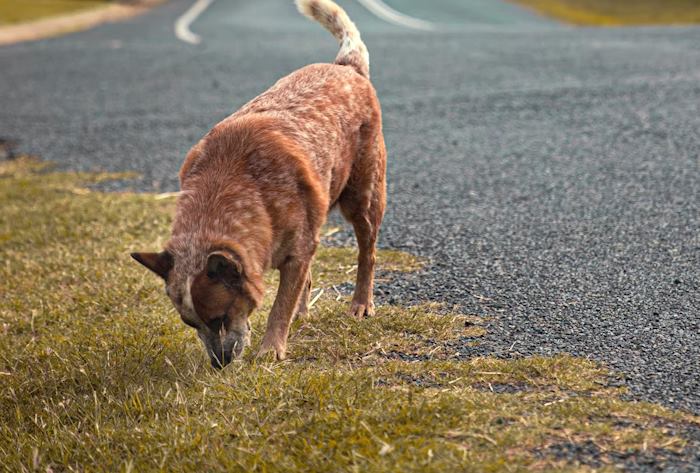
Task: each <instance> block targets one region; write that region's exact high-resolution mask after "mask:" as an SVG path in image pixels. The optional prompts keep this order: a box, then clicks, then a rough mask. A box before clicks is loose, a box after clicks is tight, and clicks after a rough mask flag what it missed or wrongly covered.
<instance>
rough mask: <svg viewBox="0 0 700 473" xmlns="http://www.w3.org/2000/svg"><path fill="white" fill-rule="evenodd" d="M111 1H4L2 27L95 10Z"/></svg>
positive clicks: (1, 10)
mask: <svg viewBox="0 0 700 473" xmlns="http://www.w3.org/2000/svg"><path fill="white" fill-rule="evenodd" d="M108 2H109V0H2V2H0V26H2V25H9V24H14V23H24V22H27V21H32V20H38V19H42V18H47V17H50V16H56V15H65V14H67V13H75V12H78V11H81V10H87V9H90V8H95V7H98V6H101V5H104V4H106V3H108Z"/></svg>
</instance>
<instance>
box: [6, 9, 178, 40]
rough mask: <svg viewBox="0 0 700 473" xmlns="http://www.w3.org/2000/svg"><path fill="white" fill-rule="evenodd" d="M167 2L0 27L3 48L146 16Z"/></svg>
mask: <svg viewBox="0 0 700 473" xmlns="http://www.w3.org/2000/svg"><path fill="white" fill-rule="evenodd" d="M164 1H165V0H142V1H140V2H137V3H134V4H129V5H125V4H109V5H105V6H103V7H97V8H95V9H92V10H87V11H80V12H77V13H69V14H66V15H60V16H54V17H50V18H43V19H40V20H36V21H30V22H27V23H21V24H17V25H11V26H3V27H0V46H3V45H7V44H14V43H21V42H25V41H36V40H39V39H45V38H50V37H53V36H59V35H62V34H68V33H74V32H76V31H83V30H87V29H90V28H94V27H95V26H98V25H101V24H103V23H111V22H116V21H123V20H126V19H128V18H132V17H134V16H136V15H140V14H143V13H145V12H147V11H148V10H150V9H151V8H153V7H155V6H157V5H159V4H161V3H163V2H164Z"/></svg>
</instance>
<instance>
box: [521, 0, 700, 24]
mask: <svg viewBox="0 0 700 473" xmlns="http://www.w3.org/2000/svg"><path fill="white" fill-rule="evenodd" d="M513 1H514V2H516V3H519V4H521V5H525V6H527V7H530V8H532V9H533V10H536V11H538V12H540V13H542V14H544V15H546V16H550V17H552V18H556V19H559V20H563V21H566V22H568V23H573V24H576V25H592V26H623V25H627V26H631V25H676V24H692V23H700V3H699V2H697V1H696V0H663V1H662V0H513Z"/></svg>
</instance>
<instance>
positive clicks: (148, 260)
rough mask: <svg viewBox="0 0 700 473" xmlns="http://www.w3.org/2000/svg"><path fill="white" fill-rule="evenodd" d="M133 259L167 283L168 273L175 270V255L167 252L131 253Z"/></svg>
mask: <svg viewBox="0 0 700 473" xmlns="http://www.w3.org/2000/svg"><path fill="white" fill-rule="evenodd" d="M131 257H132V258H134V259H135V260H136V261H138V262H139V263H141V264H142V265H144V266H145V267H147V268H148V269H150V270H151V271H153V272H154V273H156V274H157V275H158V276H160V277H161V278H163V279H165V280H166V281H167V279H168V273H169V272H170V270H171V269H173V255H171V254H170V253H168V252H167V251H162V252H160V253H131Z"/></svg>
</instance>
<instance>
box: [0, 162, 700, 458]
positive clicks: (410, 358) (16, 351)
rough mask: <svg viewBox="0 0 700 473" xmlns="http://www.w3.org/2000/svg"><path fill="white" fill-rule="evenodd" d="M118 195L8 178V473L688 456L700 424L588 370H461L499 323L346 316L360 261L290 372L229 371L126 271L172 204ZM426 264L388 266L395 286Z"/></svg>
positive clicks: (4, 392) (4, 317) (68, 182)
mask: <svg viewBox="0 0 700 473" xmlns="http://www.w3.org/2000/svg"><path fill="white" fill-rule="evenodd" d="M115 177H125V176H114V175H104V174H76V173H56V172H50V170H49V169H47V168H46V166H45V165H43V164H41V163H38V162H36V161H32V160H29V159H24V158H23V159H19V160H16V161H10V162H2V163H0V208H1V209H2V210H1V211H0V470H5V471H12V472H21V471H35V470H36V471H75V470H79V471H156V470H157V471H173V470H177V471H260V472H282V471H284V472H295V471H299V472H301V471H305V472H306V471H318V472H321V471H323V472H325V471H440V472H442V471H455V470H459V471H479V472H484V471H486V472H488V471H502V470H508V471H533V470H542V471H582V470H586V469H587V468H588V467H586V466H585V465H581V464H578V463H576V462H574V461H571V460H566V458H567V457H566V456H560V455H556V451H557V449H560V448H562V446H566V445H578V444H583V443H587V444H590V443H592V444H593V445H595V446H596V448H598V449H599V451H600V461H601V462H602V466H603V469H612V468H613V462H614V458H613V454H614V453H615V452H625V453H630V454H634V453H635V452H637V453H640V454H641V453H643V452H654V453H659V452H661V453H663V452H668V451H679V450H681V449H682V448H683V447H684V445H685V442H686V441H685V440H684V439H683V438H682V436H681V433H682V432H683V431H684V429H686V427H687V426H688V425H691V424H692V425H698V422H699V420H698V418H696V417H693V416H690V415H688V414H685V413H682V412H674V411H671V410H668V409H666V408H663V407H661V406H658V405H654V404H650V403H644V402H630V401H625V400H624V399H623V395H624V389H623V388H619V387H615V386H613V385H611V383H610V380H611V379H612V377H614V374H613V373H610V372H609V371H608V370H607V369H606V368H605V367H603V366H600V365H599V364H597V363H594V362H592V361H589V360H585V359H577V358H573V357H570V356H566V355H561V356H556V357H550V358H545V357H528V358H519V359H508V360H504V359H493V358H472V359H466V360H461V359H460V358H459V349H460V347H463V346H464V345H465V344H474V343H478V340H479V337H480V336H482V335H483V333H484V320H483V319H481V318H479V317H475V316H470V315H468V314H461V313H459V311H458V310H456V309H454V308H449V307H445V306H442V305H440V304H424V305H421V306H417V307H411V308H405V307H398V306H380V307H378V310H377V316H376V317H373V318H370V319H367V320H362V321H358V320H355V319H350V318H347V317H345V316H344V315H343V313H344V310H345V307H346V304H347V300H346V298H345V297H344V296H341V295H340V294H341V293H340V292H337V291H336V290H334V285H338V284H341V283H347V282H348V281H351V280H352V279H353V276H354V275H353V269H354V251H353V250H350V249H345V248H340V249H336V248H325V249H323V250H322V251H321V252H320V254H319V255H318V258H317V260H316V263H315V264H316V265H315V268H314V269H315V274H316V278H315V282H316V286H317V287H319V288H321V289H323V293H322V294H321V295H320V297H319V298H318V300H317V302H316V304H315V305H314V306H313V308H312V310H311V317H310V318H309V320H308V321H305V322H304V323H303V324H299V323H297V325H295V327H294V330H293V333H292V336H291V339H290V346H289V348H290V352H289V360H287V361H285V362H281V363H277V362H260V361H255V360H254V359H253V358H252V355H251V354H250V353H249V354H247V355H246V356H245V357H244V359H243V360H242V361H237V362H234V363H232V364H231V365H229V366H228V367H227V368H226V369H224V370H222V371H220V372H219V371H215V370H213V369H211V368H210V367H209V362H208V360H207V359H206V356H205V355H204V354H203V351H202V349H201V347H200V343H199V341H198V340H197V339H196V337H195V334H194V331H193V330H191V329H188V328H186V327H185V326H184V325H183V324H182V323H181V322H180V321H179V319H178V317H177V315H176V314H175V312H174V311H173V309H172V308H171V307H170V305H169V302H168V301H167V298H166V297H165V296H164V294H163V288H162V283H160V282H159V281H158V280H157V278H156V277H154V276H152V275H151V274H148V273H147V272H146V271H145V270H143V268H141V267H140V266H138V265H137V264H135V263H134V262H132V261H131V260H130V258H129V256H128V254H129V252H130V251H132V250H135V249H147V248H153V249H157V248H158V247H159V246H160V245H161V244H162V243H163V239H164V238H165V237H166V235H167V231H168V225H169V222H170V215H171V212H172V209H173V201H172V199H168V198H160V197H158V196H154V195H149V194H127V193H124V194H104V193H100V192H94V191H89V190H87V189H86V188H85V186H86V185H89V184H93V183H96V182H100V181H102V180H105V179H113V178H115ZM421 264H422V262H421V261H420V260H418V259H416V258H415V257H412V256H410V255H407V254H405V253H399V252H380V254H379V265H380V267H381V268H383V269H382V271H381V275H382V277H400V273H397V272H396V271H410V270H416V269H418V268H419V267H420V266H421ZM269 282H273V281H272V280H271V281H269ZM273 293H274V291H273V290H271V291H270V294H268V296H267V298H266V303H265V307H264V308H263V310H261V311H260V312H259V313H258V314H257V315H256V316H255V317H254V319H253V321H252V322H253V330H254V337H253V343H254V344H256V343H259V339H260V336H261V332H262V328H263V327H264V321H265V317H266V311H267V308H269V305H270V302H271V296H272V295H273ZM318 293H319V292H318V291H317V292H315V293H314V294H318ZM613 384H614V383H613Z"/></svg>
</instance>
